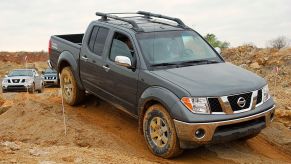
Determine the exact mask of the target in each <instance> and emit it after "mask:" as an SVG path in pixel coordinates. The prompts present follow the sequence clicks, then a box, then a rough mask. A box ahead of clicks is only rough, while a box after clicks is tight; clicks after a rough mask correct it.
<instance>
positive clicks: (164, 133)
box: [143, 104, 183, 158]
mask: <svg viewBox="0 0 291 164" xmlns="http://www.w3.org/2000/svg"><path fill="white" fill-rule="evenodd" d="M143 132H144V137H145V140H146V143H147V146H148V147H149V149H150V150H151V152H152V153H153V154H155V155H157V156H160V157H163V158H172V157H175V156H178V155H180V154H181V153H182V152H183V150H182V149H180V144H179V140H178V137H177V134H176V129H175V126H174V123H173V120H172V118H171V116H170V115H169V113H168V112H167V111H166V109H165V108H164V107H163V106H162V105H159V104H156V105H152V106H150V107H149V108H148V109H147V111H146V113H145V116H144V119H143Z"/></svg>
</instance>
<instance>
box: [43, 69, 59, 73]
mask: <svg viewBox="0 0 291 164" xmlns="http://www.w3.org/2000/svg"><path fill="white" fill-rule="evenodd" d="M44 73H46V74H50V73H51V74H55V73H57V71H55V70H53V69H50V68H48V69H46V70H45V72H44Z"/></svg>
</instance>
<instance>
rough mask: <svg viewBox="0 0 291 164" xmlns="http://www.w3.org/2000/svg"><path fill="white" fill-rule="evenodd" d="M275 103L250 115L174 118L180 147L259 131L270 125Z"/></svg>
mask: <svg viewBox="0 0 291 164" xmlns="http://www.w3.org/2000/svg"><path fill="white" fill-rule="evenodd" d="M274 111H275V105H273V106H272V107H271V108H269V109H267V110H265V111H263V112H261V113H257V114H254V115H251V116H247V117H242V118H237V119H232V120H227V121H217V122H209V123H186V122H182V121H178V120H174V124H175V127H176V131H177V135H178V138H179V140H180V141H181V147H182V148H186V147H188V146H189V143H194V144H198V145H199V144H207V143H217V142H224V141H229V140H234V139H238V138H241V137H245V136H248V135H251V134H255V133H259V132H260V131H261V130H262V129H263V128H265V127H266V126H269V125H270V122H271V121H272V120H273V117H274ZM199 129H200V130H201V129H202V130H203V131H204V132H205V133H204V135H203V136H202V137H196V135H195V132H196V131H197V130H199Z"/></svg>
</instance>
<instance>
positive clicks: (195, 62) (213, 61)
mask: <svg viewBox="0 0 291 164" xmlns="http://www.w3.org/2000/svg"><path fill="white" fill-rule="evenodd" d="M198 63H206V64H212V63H220V61H217V60H207V59H203V60H191V61H185V62H181V63H180V64H181V65H184V64H198Z"/></svg>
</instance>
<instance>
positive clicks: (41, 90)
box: [38, 84, 44, 93]
mask: <svg viewBox="0 0 291 164" xmlns="http://www.w3.org/2000/svg"><path fill="white" fill-rule="evenodd" d="M43 89H44V85H43V84H41V88H40V89H39V90H38V93H42V92H43Z"/></svg>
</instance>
